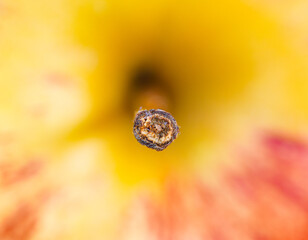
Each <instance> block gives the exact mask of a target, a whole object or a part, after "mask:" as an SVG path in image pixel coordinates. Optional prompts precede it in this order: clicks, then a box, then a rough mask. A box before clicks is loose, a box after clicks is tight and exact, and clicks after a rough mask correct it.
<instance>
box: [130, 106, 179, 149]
mask: <svg viewBox="0 0 308 240" xmlns="http://www.w3.org/2000/svg"><path fill="white" fill-rule="evenodd" d="M133 131H134V135H135V137H136V139H137V141H138V142H139V143H141V144H142V145H145V146H147V147H148V148H152V149H155V150H157V151H162V150H164V149H165V148H166V147H168V146H169V145H170V144H171V143H172V142H173V141H174V140H175V139H176V137H177V135H178V133H179V127H178V125H177V123H176V121H175V119H174V118H173V117H172V115H171V114H170V113H168V112H165V111H163V110H160V109H151V110H141V111H139V112H138V113H137V114H136V117H135V121H134V129H133Z"/></svg>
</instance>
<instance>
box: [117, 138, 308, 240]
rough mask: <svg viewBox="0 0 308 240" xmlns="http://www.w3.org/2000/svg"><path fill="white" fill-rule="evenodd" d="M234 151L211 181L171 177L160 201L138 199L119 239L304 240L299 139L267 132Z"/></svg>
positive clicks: (306, 202)
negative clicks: (246, 147) (240, 150)
mask: <svg viewBox="0 0 308 240" xmlns="http://www.w3.org/2000/svg"><path fill="white" fill-rule="evenodd" d="M237 156H239V157H238V159H236V158H237V157H234V165H233V166H232V169H231V168H230V167H226V166H222V167H221V168H220V169H219V170H218V174H217V175H218V176H217V179H215V180H214V181H211V182H209V181H208V180H206V178H205V179H204V180H202V181H200V180H196V179H191V181H187V180H186V181H183V180H180V179H177V180H176V181H174V180H172V181H170V182H169V183H168V184H167V187H166V190H165V191H164V196H165V197H164V198H163V199H162V200H160V201H156V200H155V199H154V198H152V197H151V195H150V196H147V197H146V198H145V197H142V198H139V199H138V201H137V202H138V204H133V205H132V207H131V208H130V212H132V213H134V214H129V215H128V216H127V217H126V218H125V222H126V223H129V224H125V225H124V227H123V229H122V232H123V234H122V235H121V238H120V239H122V240H126V239H138V237H142V238H141V239H152V240H191V239H211V240H224V239H226V240H239V239H252V240H267V239H268V240H299V239H307V237H308V228H307V226H308V146H307V145H306V143H305V141H304V140H302V141H301V140H298V139H292V138H289V137H285V136H281V135H275V134H267V135H266V136H265V137H263V138H262V139H261V141H260V144H255V146H254V148H253V149H250V150H246V151H245V154H240V155H237ZM132 223H134V224H132ZM138 229H139V230H138ZM140 229H143V231H142V232H141V231H140ZM141 234H142V235H141Z"/></svg>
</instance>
